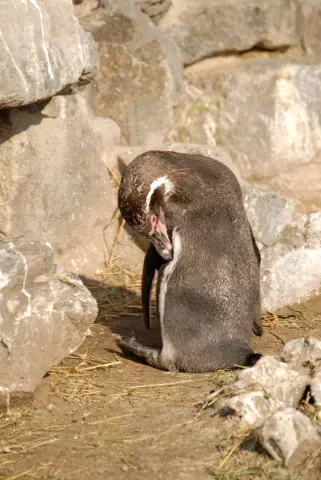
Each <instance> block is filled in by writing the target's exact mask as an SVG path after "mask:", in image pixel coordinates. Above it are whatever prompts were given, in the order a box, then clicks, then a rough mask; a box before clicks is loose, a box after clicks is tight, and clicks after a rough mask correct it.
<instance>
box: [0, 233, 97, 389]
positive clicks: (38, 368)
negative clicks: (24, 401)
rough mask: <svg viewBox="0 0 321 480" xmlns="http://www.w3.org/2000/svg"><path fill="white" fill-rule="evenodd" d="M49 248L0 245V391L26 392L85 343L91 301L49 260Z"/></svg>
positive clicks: (12, 241)
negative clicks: (53, 366) (52, 367)
mask: <svg viewBox="0 0 321 480" xmlns="http://www.w3.org/2000/svg"><path fill="white" fill-rule="evenodd" d="M52 260H53V259H52V250H51V247H50V245H49V244H43V243H40V242H38V241H30V240H27V239H26V238H23V237H21V238H8V239H5V240H1V241H0V272H1V276H0V279H1V280H0V390H2V391H7V392H32V391H34V389H35V387H36V386H37V384H38V383H39V382H40V380H41V379H42V377H43V376H44V375H45V373H46V372H48V370H49V369H50V367H51V366H52V365H56V364H57V363H59V362H60V360H61V359H62V358H63V357H65V356H67V355H69V354H70V353H72V352H73V351H74V350H76V348H78V347H79V345H80V344H81V343H82V342H83V340H84V339H85V336H86V334H87V333H88V328H89V326H90V325H91V324H92V323H93V322H94V320H95V318H96V316H97V311H98V309H97V304H96V300H94V298H93V297H92V296H91V294H90V292H89V291H88V290H87V288H86V287H85V286H84V285H83V284H82V282H81V280H80V279H79V278H78V277H77V276H76V275H73V274H71V273H69V272H67V271H65V270H63V269H60V268H59V267H56V266H55V265H54V264H53V261H52Z"/></svg>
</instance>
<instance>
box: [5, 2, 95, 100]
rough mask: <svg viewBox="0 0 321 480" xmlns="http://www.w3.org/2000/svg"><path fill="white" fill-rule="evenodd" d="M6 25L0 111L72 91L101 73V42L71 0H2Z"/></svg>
mask: <svg viewBox="0 0 321 480" xmlns="http://www.w3.org/2000/svg"><path fill="white" fill-rule="evenodd" d="M0 25H1V31H0V43H1V45H2V46H1V65H2V67H1V75H0V108H4V107H5V108H8V107H14V106H21V105H27V104H30V103H33V102H37V101H39V100H42V99H45V98H49V97H51V96H52V95H55V94H56V93H57V92H60V91H62V90H64V91H69V90H70V89H71V87H72V86H73V85H74V84H83V83H87V82H88V81H89V80H90V79H91V78H92V77H93V75H94V73H95V72H96V69H97V48H96V45H95V42H94V40H93V38H92V36H91V35H90V34H89V33H86V32H84V30H83V29H82V28H81V26H80V25H79V23H78V21H77V20H76V18H75V17H74V16H73V6H72V3H71V1H70V0H59V2H57V1H55V0H30V1H21V0H11V1H7V0H5V1H2V2H0Z"/></svg>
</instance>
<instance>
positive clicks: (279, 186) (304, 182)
mask: <svg viewBox="0 0 321 480" xmlns="http://www.w3.org/2000/svg"><path fill="white" fill-rule="evenodd" d="M255 183H256V185H257V186H258V187H260V188H264V189H269V190H274V191H277V192H280V193H281V194H282V195H286V196H287V197H292V198H295V201H296V209H297V210H298V211H299V212H301V213H315V212H317V211H320V210H321V164H320V162H319V159H318V155H316V157H315V160H312V161H311V162H310V163H308V164H305V165H296V166H294V167H293V168H292V169H291V170H289V171H287V172H283V173H279V174H278V175H274V176H272V177H269V178H263V179H257V180H256V181H255Z"/></svg>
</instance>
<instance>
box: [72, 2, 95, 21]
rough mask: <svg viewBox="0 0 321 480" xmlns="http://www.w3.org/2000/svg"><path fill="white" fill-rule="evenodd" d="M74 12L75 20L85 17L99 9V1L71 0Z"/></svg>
mask: <svg viewBox="0 0 321 480" xmlns="http://www.w3.org/2000/svg"><path fill="white" fill-rule="evenodd" d="M73 4H74V12H75V16H76V17H77V18H82V17H86V16H87V15H90V13H91V12H92V11H93V10H95V9H96V8H99V6H100V0H73Z"/></svg>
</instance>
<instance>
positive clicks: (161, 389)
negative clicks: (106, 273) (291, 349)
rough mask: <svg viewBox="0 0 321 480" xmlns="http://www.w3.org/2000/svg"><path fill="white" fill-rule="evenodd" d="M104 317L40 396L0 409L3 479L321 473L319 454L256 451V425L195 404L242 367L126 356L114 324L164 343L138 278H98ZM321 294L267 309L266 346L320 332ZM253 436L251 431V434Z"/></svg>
mask: <svg viewBox="0 0 321 480" xmlns="http://www.w3.org/2000/svg"><path fill="white" fill-rule="evenodd" d="M92 291H93V292H94V294H95V295H96V297H97V298H98V300H99V303H100V314H99V318H98V322H99V323H97V324H95V325H94V326H93V328H92V336H91V337H88V338H87V339H86V341H85V342H84V344H83V345H82V346H81V348H80V349H79V350H78V351H77V352H75V353H74V354H73V355H71V356H70V357H68V358H66V359H65V360H64V361H63V362H61V364H60V365H58V366H57V367H54V368H52V370H51V372H50V373H49V375H48V376H47V377H46V378H44V379H43V381H42V382H41V384H40V385H39V387H38V388H37V390H36V392H35V394H34V395H33V396H29V397H28V398H24V399H19V398H18V399H17V398H14V399H11V403H10V412H9V414H8V413H7V412H6V409H5V408H4V409H3V413H2V414H1V417H0V478H1V479H7V480H9V479H11V480H14V479H18V478H19V479H20V478H21V479H31V478H33V479H71V480H73V479H74V480H83V479H97V480H100V479H104V480H105V479H125V478H130V479H133V480H136V479H140V480H141V479H142V478H153V479H157V480H158V479H159V480H161V479H164V480H165V479H166V480H171V479H178V478H182V479H220V480H223V479H224V480H225V479H226V480H239V479H267V480H268V479H273V480H278V479H280V480H285V479H289V480H301V479H309V480H313V479H314V478H315V479H317V478H321V470H320V466H321V462H320V459H318V458H312V459H311V461H310V463H308V464H307V465H305V466H304V468H303V469H302V470H300V471H295V472H294V471H289V470H286V469H283V468H282V467H280V466H279V465H278V464H277V463H276V462H274V461H272V460H271V459H269V457H268V456H267V455H266V454H264V453H262V452H257V451H256V446H255V442H254V443H253V442H252V440H251V438H249V439H246V434H247V432H244V431H240V430H238V429H237V427H236V428H235V427H234V428H233V429H232V431H231V429H230V428H229V424H228V423H227V421H226V420H224V419H221V418H218V417H213V415H212V413H211V411H210V410H206V411H200V410H199V409H198V408H197V407H196V404H197V403H198V402H199V401H201V400H202V399H204V398H205V396H206V395H207V394H208V393H209V391H210V390H212V389H214V388H218V387H220V386H221V385H224V384H225V383H228V382H230V381H231V380H232V379H233V378H234V376H235V375H236V372H223V371H218V372H215V373H209V374H184V373H167V372H163V371H160V370H156V369H154V368H152V367H149V366H147V365H145V364H143V363H141V362H139V361H138V360H136V359H134V358H132V357H127V358H125V357H123V356H122V355H121V353H120V351H119V349H118V347H117V346H116V345H115V344H114V342H113V340H112V333H113V332H114V333H120V334H130V333H131V332H132V331H135V334H136V335H137V337H138V338H139V340H141V341H143V342H146V343H147V344H149V345H158V344H159V342H160V336H159V331H158V327H157V325H155V326H154V328H153V330H152V331H151V332H146V331H145V329H144V326H143V321H142V319H141V312H140V300H139V295H138V293H139V282H136V283H135V281H134V280H133V279H129V280H128V284H127V287H126V288H124V287H119V286H117V282H115V284H114V285H113V284H112V285H111V286H109V287H108V288H106V287H101V286H99V285H98V284H97V285H92ZM320 312H321V297H317V298H315V299H313V300H311V301H310V302H308V303H306V304H301V305H296V306H293V307H291V309H283V311H281V312H278V313H279V315H276V314H271V315H267V316H265V317H264V322H263V323H264V336H263V337H262V338H254V339H253V344H254V346H255V349H256V350H257V351H260V352H263V353H279V352H280V350H281V348H282V342H286V341H287V340H289V339H292V338H296V337H302V336H306V335H313V336H316V337H318V338H321V321H320V320H321V315H320ZM244 439H245V440H244Z"/></svg>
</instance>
